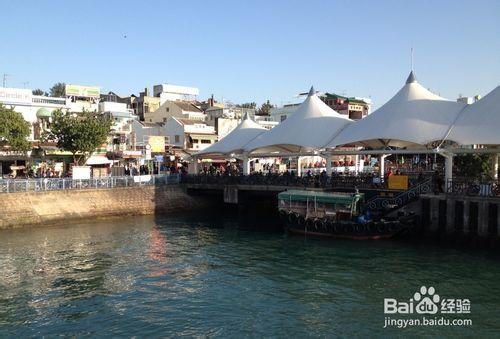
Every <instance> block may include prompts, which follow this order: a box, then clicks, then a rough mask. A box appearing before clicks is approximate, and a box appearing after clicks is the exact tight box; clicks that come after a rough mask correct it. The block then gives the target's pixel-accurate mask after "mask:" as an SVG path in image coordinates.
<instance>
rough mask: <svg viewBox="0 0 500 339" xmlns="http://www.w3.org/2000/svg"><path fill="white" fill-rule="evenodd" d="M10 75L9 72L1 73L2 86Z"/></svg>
mask: <svg viewBox="0 0 500 339" xmlns="http://www.w3.org/2000/svg"><path fill="white" fill-rule="evenodd" d="M10 76H11V74H7V73H4V74H3V86H2V87H5V84H6V83H7V78H8V77H10Z"/></svg>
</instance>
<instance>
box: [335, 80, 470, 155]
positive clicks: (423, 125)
mask: <svg viewBox="0 0 500 339" xmlns="http://www.w3.org/2000/svg"><path fill="white" fill-rule="evenodd" d="M464 107H465V104H463V103H458V102H455V101H450V100H447V99H444V98H442V97H440V96H438V95H436V94H434V93H431V92H430V91H428V90H427V89H425V88H424V87H423V86H422V85H420V84H419V83H418V81H417V79H416V77H415V74H414V73H413V71H411V73H410V75H409V76H408V79H407V80H406V84H405V85H404V86H403V88H401V89H400V90H399V92H397V93H396V95H394V97H392V98H391V99H390V100H389V101H388V102H387V103H385V104H384V105H383V106H382V107H380V108H379V109H377V110H376V111H374V112H373V113H371V114H370V115H368V116H367V117H365V118H363V119H361V120H359V121H357V122H355V123H354V124H351V125H350V126H348V127H347V128H345V129H344V130H343V131H342V132H341V133H340V134H339V135H338V136H337V137H336V138H334V140H332V142H330V143H329V145H328V147H332V148H333V147H336V146H340V145H349V144H351V145H353V144H354V145H359V146H365V147H374V148H376V147H388V146H394V147H415V146H416V147H421V146H423V145H426V144H428V143H430V142H433V141H438V140H442V139H443V138H444V137H445V136H446V133H447V132H448V130H449V128H450V126H451V125H452V124H453V122H454V121H455V120H456V118H457V116H458V114H459V113H460V112H461V111H462V110H463V108H464Z"/></svg>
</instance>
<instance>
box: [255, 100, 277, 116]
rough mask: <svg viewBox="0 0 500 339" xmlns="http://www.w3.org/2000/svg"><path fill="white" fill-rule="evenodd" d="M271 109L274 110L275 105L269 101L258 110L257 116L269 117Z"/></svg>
mask: <svg viewBox="0 0 500 339" xmlns="http://www.w3.org/2000/svg"><path fill="white" fill-rule="evenodd" d="M271 108H273V105H271V103H270V102H269V100H267V102H265V103H263V104H262V106H260V108H259V109H258V110H257V115H269V113H270V112H271Z"/></svg>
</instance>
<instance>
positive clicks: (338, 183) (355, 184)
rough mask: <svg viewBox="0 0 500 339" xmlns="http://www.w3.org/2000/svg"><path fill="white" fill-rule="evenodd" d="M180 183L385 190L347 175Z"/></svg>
mask: <svg viewBox="0 0 500 339" xmlns="http://www.w3.org/2000/svg"><path fill="white" fill-rule="evenodd" d="M427 179H428V178H420V179H419V180H418V179H417V178H416V177H415V178H409V186H410V187H411V186H414V185H416V184H417V183H418V182H421V181H425V180H427ZM181 182H183V183H187V184H212V185H267V186H291V187H305V188H312V187H315V188H325V189H335V188H349V189H352V188H358V189H386V188H387V187H386V184H385V183H384V181H382V180H380V178H378V177H374V176H369V175H359V176H349V175H333V176H326V175H315V176H310V177H308V176H304V177H297V176H291V175H278V174H270V175H267V174H266V175H262V174H251V175H210V174H198V175H184V176H182V178H181Z"/></svg>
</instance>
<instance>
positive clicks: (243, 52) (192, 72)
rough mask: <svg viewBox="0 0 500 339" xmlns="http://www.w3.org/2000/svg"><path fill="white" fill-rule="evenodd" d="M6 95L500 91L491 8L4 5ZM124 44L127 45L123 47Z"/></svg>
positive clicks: (378, 95) (278, 99)
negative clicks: (17, 90) (163, 90)
mask: <svg viewBox="0 0 500 339" xmlns="http://www.w3.org/2000/svg"><path fill="white" fill-rule="evenodd" d="M1 7H2V15H1V19H0V38H1V42H2V47H1V48H0V76H1V74H2V73H8V74H12V77H10V78H9V79H8V82H7V85H8V86H11V87H22V86H23V85H22V82H24V81H29V82H30V84H29V87H30V88H42V89H48V88H49V87H50V86H51V85H52V84H53V83H55V82H58V81H63V82H66V83H74V84H83V85H99V86H101V88H102V91H109V90H113V91H115V92H117V93H119V94H122V95H129V94H131V93H136V94H137V93H138V92H139V91H140V90H142V89H143V88H144V87H145V86H149V87H152V85H154V84H158V83H171V84H178V85H186V86H196V87H199V89H200V99H204V98H206V97H208V96H209V95H210V94H212V93H213V94H214V95H215V97H216V98H219V99H220V98H222V97H223V98H224V99H228V100H231V101H233V102H236V103H238V102H246V101H257V102H258V103H262V102H263V101H264V100H266V99H270V100H271V101H272V102H273V103H275V104H280V103H283V102H287V101H288V100H290V99H292V98H293V96H294V95H295V94H296V93H298V92H301V91H307V90H308V88H309V86H310V85H314V86H315V87H316V89H318V90H324V91H333V92H338V93H342V92H345V93H346V94H348V95H355V96H371V97H372V99H373V100H374V102H375V104H376V106H380V105H381V104H383V103H384V102H385V101H386V100H388V99H389V98H390V97H391V96H392V95H393V94H394V93H395V92H396V91H397V90H399V88H400V87H401V86H402V85H403V83H404V80H405V78H406V76H407V75H408V73H409V70H410V61H409V60H410V56H409V55H410V47H411V46H413V48H414V68H415V71H416V74H417V77H418V79H419V80H420V82H421V83H422V84H424V86H425V87H427V88H430V89H431V90H433V91H435V92H437V93H440V94H441V95H442V96H445V97H448V98H451V99H455V98H456V97H457V96H458V94H459V93H461V94H463V95H468V96H471V95H474V94H477V93H479V94H483V95H484V94H486V93H487V92H488V91H490V90H491V89H493V88H494V87H495V86H497V85H500V1H483V0H476V1H466V0H455V1H437V0H436V1H422V0H420V1H309V0H302V1H292V0H290V1H278V0H273V1H271V0H268V1H257V0H255V1H250V0H248V1H237V0H231V1H222V0H221V1H187V0H186V1H93V0H86V1H83V2H82V1H56V0H53V1H34V0H33V1H20V0H3V1H2V5H1ZM124 35H126V38H125V37H124Z"/></svg>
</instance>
